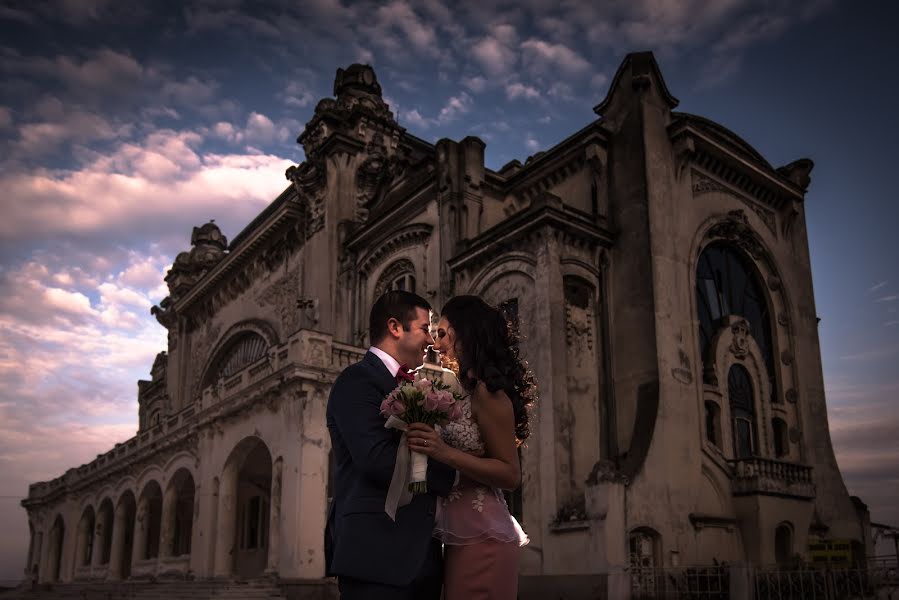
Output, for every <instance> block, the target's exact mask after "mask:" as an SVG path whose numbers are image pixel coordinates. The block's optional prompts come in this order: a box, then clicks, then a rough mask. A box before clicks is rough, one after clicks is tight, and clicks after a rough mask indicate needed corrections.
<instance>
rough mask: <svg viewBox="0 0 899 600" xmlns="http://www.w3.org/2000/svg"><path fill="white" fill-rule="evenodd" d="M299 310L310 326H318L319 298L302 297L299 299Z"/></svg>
mask: <svg viewBox="0 0 899 600" xmlns="http://www.w3.org/2000/svg"><path fill="white" fill-rule="evenodd" d="M297 309H298V310H301V311H303V316H304V317H305V319H306V322H307V323H308V324H309V325H310V326H315V325H318V318H319V313H318V298H313V297H311V296H302V297H300V298H298V299H297Z"/></svg>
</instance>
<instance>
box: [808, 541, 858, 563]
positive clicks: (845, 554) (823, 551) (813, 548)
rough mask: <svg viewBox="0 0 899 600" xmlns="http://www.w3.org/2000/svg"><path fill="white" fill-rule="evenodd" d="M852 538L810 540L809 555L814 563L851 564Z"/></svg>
mask: <svg viewBox="0 0 899 600" xmlns="http://www.w3.org/2000/svg"><path fill="white" fill-rule="evenodd" d="M852 546H853V544H852V540H815V541H809V544H808V557H809V560H810V561H811V562H812V564H820V565H822V566H823V565H836V566H847V567H848V566H851V565H852Z"/></svg>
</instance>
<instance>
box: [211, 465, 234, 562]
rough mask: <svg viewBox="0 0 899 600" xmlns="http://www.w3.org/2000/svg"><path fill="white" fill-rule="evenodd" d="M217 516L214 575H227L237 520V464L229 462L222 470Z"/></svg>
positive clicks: (231, 557)
mask: <svg viewBox="0 0 899 600" xmlns="http://www.w3.org/2000/svg"><path fill="white" fill-rule="evenodd" d="M217 516H218V518H217V519H216V521H217V523H216V528H215V533H216V541H215V568H214V570H213V575H214V576H215V577H228V576H230V575H231V572H232V570H233V565H234V552H235V550H236V542H235V540H236V538H235V535H234V534H235V524H236V522H237V466H236V465H233V464H229V465H226V466H225V470H224V471H222V479H221V484H220V486H219V505H218V515H217Z"/></svg>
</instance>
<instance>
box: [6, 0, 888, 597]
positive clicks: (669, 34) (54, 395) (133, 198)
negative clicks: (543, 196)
mask: <svg viewBox="0 0 899 600" xmlns="http://www.w3.org/2000/svg"><path fill="white" fill-rule="evenodd" d="M151 4H152V9H151V8H150V6H151ZM897 17H899V8H897V5H896V4H895V3H893V2H887V1H882V2H867V3H863V4H859V3H855V4H851V3H849V2H838V1H835V0H833V1H828V0H803V1H795V2H770V1H759V0H688V1H681V2H676V1H673V0H634V1H612V2H602V3H600V2H591V3H575V2H570V1H564V0H562V1H553V2H549V1H543V0H525V1H516V2H492V1H487V0H480V1H477V2H453V3H449V2H448V1H446V0H426V1H424V2H419V3H411V2H406V1H404V0H392V1H391V0H387V1H385V2H380V3H374V2H367V3H352V4H348V3H347V2H345V1H343V0H317V1H314V2H308V3H306V2H252V3H251V2H240V1H236V0H235V1H216V2H211V1H205V0H188V1H186V2H155V3H144V4H142V5H141V4H136V3H120V2H113V1H111V0H53V1H48V0H36V1H28V2H25V1H23V2H3V3H2V4H0V189H2V190H3V193H2V194H0V202H2V211H3V212H2V215H3V216H2V218H0V286H2V294H0V332H2V333H0V488H2V489H3V492H2V494H5V495H3V496H2V497H0V527H2V529H3V530H4V531H5V532H6V535H5V536H4V541H3V542H2V545H0V579H8V578H16V577H18V575H19V573H20V572H21V568H22V566H24V560H25V552H26V550H27V525H26V520H25V513H24V510H22V509H21V508H19V507H18V499H19V498H20V497H21V496H23V495H24V494H25V493H26V492H27V483H28V482H33V481H36V480H41V479H49V478H52V477H55V476H58V475H60V474H62V473H63V472H64V471H65V470H66V469H67V468H69V467H72V466H76V465H78V464H81V463H84V462H87V461H89V460H91V459H92V458H93V457H94V456H95V455H96V454H97V453H99V452H103V451H105V450H107V449H109V448H110V447H111V446H112V445H113V444H114V443H116V442H120V441H123V440H125V439H127V438H128V437H130V436H131V435H133V434H134V431H135V430H136V428H137V403H136V392H137V389H136V384H135V381H136V380H137V379H139V378H146V377H147V376H148V374H149V369H150V366H151V364H152V361H153V357H154V356H155V354H156V352H158V351H160V350H162V349H164V347H165V336H164V331H163V330H162V328H161V327H159V326H158V325H157V324H156V323H155V321H154V320H153V319H152V317H151V316H150V314H149V308H150V306H152V304H155V303H158V302H159V300H161V298H162V297H163V296H164V295H165V293H166V290H165V288H164V286H163V282H162V278H163V276H164V274H165V271H166V270H167V268H168V266H169V265H170V264H171V261H172V259H173V258H174V256H175V254H176V253H177V252H179V251H181V250H184V249H186V248H187V247H188V245H189V243H188V242H189V237H190V230H191V227H193V226H194V225H199V224H201V223H203V222H205V221H207V220H209V219H210V218H213V219H215V220H216V222H217V223H219V224H220V226H221V227H222V229H223V231H224V233H225V234H226V235H227V236H228V237H229V238H232V237H233V236H234V235H235V234H236V233H237V232H238V231H239V230H240V228H241V227H242V226H243V225H245V224H246V223H247V222H249V220H250V219H251V218H252V217H253V216H254V215H255V214H257V213H258V212H259V211H260V210H261V209H262V208H263V207H264V206H265V205H266V204H267V203H268V202H270V201H271V200H272V199H273V198H274V197H275V196H276V195H277V194H278V192H280V191H281V190H282V189H283V188H284V187H285V186H286V183H287V182H286V180H285V179H284V171H285V169H286V168H287V167H288V166H289V165H291V164H295V163H298V162H301V161H302V160H303V154H302V149H301V148H300V147H299V146H298V145H297V144H296V142H295V139H296V136H297V134H298V133H299V132H300V131H301V130H302V127H303V124H304V123H305V122H306V121H307V120H308V119H309V118H310V116H311V114H312V111H313V108H314V106H315V103H316V102H317V101H318V99H320V98H322V97H325V96H330V94H331V86H332V83H333V77H334V72H335V70H336V69H337V68H338V67H345V66H347V65H348V64H350V63H352V62H367V63H370V64H372V65H373V66H374V67H375V69H376V72H377V74H378V78H379V80H380V82H381V85H382V88H383V90H384V94H385V97H386V99H387V101H388V103H389V104H390V105H391V107H392V109H393V110H394V112H395V113H396V114H397V115H398V119H399V121H400V123H401V124H402V125H403V126H404V127H406V128H408V130H409V131H410V132H412V133H414V134H415V135H417V136H419V137H422V138H425V139H427V140H430V141H436V140H437V139H440V138H441V137H451V138H454V139H461V138H462V137H464V136H466V135H478V136H480V137H481V138H482V139H483V140H484V141H485V142H486V143H487V150H486V160H487V164H488V166H489V167H492V168H494V169H498V168H499V167H500V166H502V165H503V164H504V163H506V162H507V161H509V160H511V159H513V158H517V159H519V160H521V161H522V162H523V161H524V160H525V159H526V158H527V157H528V156H529V155H530V154H533V153H534V152H537V151H539V150H544V149H547V148H549V147H551V146H552V145H553V144H555V143H557V142H558V141H560V140H562V139H564V138H565V137H566V136H568V135H570V134H571V133H573V132H574V131H577V130H578V129H580V128H581V127H583V126H584V125H586V124H587V123H589V122H590V121H591V120H592V119H593V118H594V117H595V115H594V114H593V112H592V107H593V106H594V105H595V104H597V103H598V102H599V101H600V100H602V98H603V97H604V96H605V93H606V91H607V88H608V84H609V81H610V79H611V77H612V76H613V75H614V72H615V69H616V68H617V67H618V65H619V64H620V62H621V60H622V58H623V56H624V55H625V54H626V53H627V52H631V51H639V50H653V51H654V52H655V54H656V59H657V61H658V62H659V64H660V67H661V69H662V73H663V75H664V76H665V78H666V82H667V84H668V87H669V89H670V90H671V92H672V93H673V94H674V95H675V96H676V97H678V98H679V99H680V101H681V104H680V107H679V109H680V110H683V111H685V112H690V113H695V114H699V115H702V116H705V117H707V118H710V119H713V120H715V121H717V122H719V123H721V124H723V125H725V126H726V127H728V128H730V129H732V130H733V131H735V132H736V133H737V134H738V135H740V136H742V137H743V138H745V139H746V140H747V141H748V142H749V143H751V144H752V145H753V146H755V147H756V149H758V150H759V151H760V152H761V153H762V154H763V155H764V156H765V157H766V158H767V159H768V160H769V161H770V162H771V163H772V164H774V165H782V164H786V163H788V162H790V161H792V160H794V159H796V158H799V157H810V158H812V159H813V160H814V161H815V170H814V171H813V173H812V184H811V187H810V189H809V193H808V196H807V200H806V206H807V215H808V222H809V224H808V231H809V241H810V246H811V255H812V264H813V270H814V278H815V296H816V302H817V309H818V314H819V316H820V317H821V324H820V334H821V345H822V362H823V367H824V374H825V382H826V388H827V399H828V408H829V418H830V424H831V429H832V432H833V439H834V446H835V449H836V453H837V458H838V461H839V463H840V466H841V468H842V470H843V473H844V476H845V479H846V482H847V485H848V487H849V490H850V492H851V493H853V494H858V495H860V496H862V497H863V499H864V500H865V501H866V502H868V504H869V507H870V509H871V512H872V518H873V519H874V520H875V521H879V522H888V523H893V524H899V508H897V506H899V498H897V492H896V490H897V489H899V442H897V438H899V416H897V411H896V404H897V403H896V398H897V395H899V369H897V368H896V366H897V359H899V336H897V333H899V266H897V260H896V256H899V242H897V237H899V236H897V235H896V224H897V223H899V202H897V198H896V192H895V189H896V186H895V185H894V183H893V181H892V179H893V174H894V172H895V158H896V155H897V153H896V150H895V143H896V142H895V140H896V137H897V136H896V134H897V133H899V117H897V112H896V110H895V107H897V106H899V84H897V81H896V78H895V76H894V72H895V70H896V65H897V64H899V61H897V59H899V44H897V42H895V41H894V32H893V31H892V30H891V29H892V28H893V27H894V24H895V23H896V22H897Z"/></svg>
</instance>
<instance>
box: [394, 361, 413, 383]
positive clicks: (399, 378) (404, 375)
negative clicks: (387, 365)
mask: <svg viewBox="0 0 899 600" xmlns="http://www.w3.org/2000/svg"><path fill="white" fill-rule="evenodd" d="M404 381H409V382H414V381H415V376H414V375H413V374H412V373H410V372H409V367H407V366H406V365H400V368H399V370H398V371H397V372H396V382H397V383H402V382H404Z"/></svg>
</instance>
